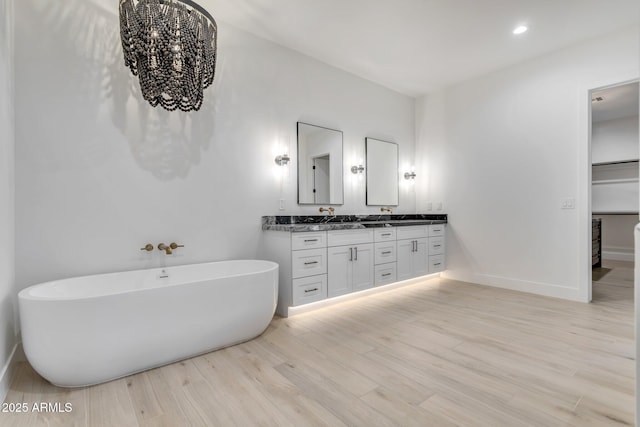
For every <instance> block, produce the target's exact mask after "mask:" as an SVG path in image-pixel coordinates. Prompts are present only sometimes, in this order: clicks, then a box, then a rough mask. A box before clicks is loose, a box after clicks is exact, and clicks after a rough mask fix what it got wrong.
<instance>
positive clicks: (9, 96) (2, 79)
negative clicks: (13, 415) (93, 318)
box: [0, 0, 18, 402]
mask: <svg viewBox="0 0 640 427" xmlns="http://www.w3.org/2000/svg"><path fill="white" fill-rule="evenodd" d="M13 100H14V85H13V0H0V402H1V401H3V400H4V396H5V395H6V392H7V390H8V381H9V379H10V378H9V377H10V370H9V362H10V358H11V354H12V352H13V350H14V347H15V344H16V341H17V339H16V334H17V329H18V328H17V318H16V309H15V308H16V290H15V282H14V163H13V161H14V120H13V117H14V111H13Z"/></svg>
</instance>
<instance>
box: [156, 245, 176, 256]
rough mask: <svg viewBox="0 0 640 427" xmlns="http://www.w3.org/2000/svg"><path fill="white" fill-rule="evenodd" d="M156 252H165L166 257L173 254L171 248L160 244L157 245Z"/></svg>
mask: <svg viewBox="0 0 640 427" xmlns="http://www.w3.org/2000/svg"><path fill="white" fill-rule="evenodd" d="M158 250H160V251H165V253H166V254H167V255H171V254H172V253H173V251H171V246H167V245H165V244H164V243H160V244H159V245H158Z"/></svg>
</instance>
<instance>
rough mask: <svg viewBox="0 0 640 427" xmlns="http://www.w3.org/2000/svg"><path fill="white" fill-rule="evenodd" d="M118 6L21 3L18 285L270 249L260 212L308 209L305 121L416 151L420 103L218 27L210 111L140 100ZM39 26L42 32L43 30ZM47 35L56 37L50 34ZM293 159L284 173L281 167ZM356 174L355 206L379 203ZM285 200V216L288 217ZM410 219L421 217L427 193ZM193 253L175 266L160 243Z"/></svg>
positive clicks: (352, 154) (352, 209)
mask: <svg viewBox="0 0 640 427" xmlns="http://www.w3.org/2000/svg"><path fill="white" fill-rule="evenodd" d="M116 14H117V2H113V1H107V0H103V1H97V0H95V1H85V0H68V1H65V2H51V1H43V0H41V1H38V0H21V1H19V2H17V4H16V145H17V149H16V218H17V219H16V233H17V234H16V241H17V244H16V257H17V262H16V275H17V277H16V280H17V281H18V284H19V285H20V286H21V287H24V286H26V285H29V284H34V283H38V282H42V281H46V280H51V279H56V278H63V277H69V276H77V275H84V274H92V273H99V272H109V271H117V270H129V269H138V268H144V267H149V266H157V265H161V264H162V263H165V262H166V263H167V264H168V265H171V264H183V263H195V262H200V261H211V260H223V259H234V258H253V257H255V256H256V253H257V249H258V244H259V239H260V238H261V225H260V217H261V216H262V215H268V214H278V213H289V214H291V213H317V209H318V207H317V206H315V207H313V206H311V207H299V206H297V205H296V183H295V161H296V160H297V159H296V157H295V135H296V122H297V121H304V122H306V123H312V124H317V125H320V126H326V127H330V128H333V129H340V130H342V131H343V132H344V144H345V150H344V153H345V164H344V167H345V171H347V170H348V168H350V167H351V164H352V162H353V163H355V161H356V160H357V159H358V158H360V159H362V158H364V138H365V137H366V136H372V137H376V138H381V139H385V140H391V141H394V142H398V143H399V144H400V155H401V157H402V158H404V159H405V160H406V161H408V160H409V159H410V158H411V157H412V156H413V154H414V140H415V138H414V132H415V116H414V100H413V99H412V98H409V97H406V96H404V95H400V94H398V93H395V92H393V91H390V90H388V89H385V88H382V87H381V86H378V85H375V84H373V83H371V82H368V81H365V80H363V79H360V78H358V77H356V76H353V75H351V74H347V73H345V72H343V71H341V70H338V69H336V68H332V67H330V66H327V65H325V64H322V63H320V62H318V61H316V60H313V59H311V58H309V57H306V56H304V55H301V54H299V53H296V52H294V51H291V50H289V49H286V48H283V47H280V46H277V45H275V44H273V43H270V42H267V41H264V40H261V39H259V38H256V37H254V36H252V35H249V34H247V33H245V32H243V31H240V30H238V29H236V28H233V27H231V26H229V25H226V24H225V23H224V22H221V23H219V29H220V34H219V63H218V66H217V70H216V78H215V82H214V84H213V86H212V88H210V89H208V90H207V92H206V94H205V105H204V106H203V108H202V110H201V111H199V112H197V113H190V114H182V113H179V112H173V113H168V112H165V111H164V110H162V109H153V108H151V107H150V106H148V105H147V104H146V103H145V102H143V101H140V99H141V97H140V95H139V94H138V86H137V83H135V84H134V80H133V77H132V76H131V75H130V73H129V71H128V70H127V69H125V67H124V65H123V59H122V57H121V47H120V45H119V43H120V40H119V32H118V26H119V24H118V18H117V15H116ZM35 29H37V31H36V30H35ZM42 34H46V37H43V36H42ZM283 147H287V148H288V149H287V150H286V151H288V152H289V154H291V155H292V162H291V163H290V166H289V167H288V168H287V169H288V173H285V174H284V175H285V176H284V178H283V177H282V176H281V171H282V169H281V168H279V167H278V166H276V164H275V163H274V158H275V156H276V155H277V154H282V152H283ZM351 176H353V175H352V174H351V173H350V172H349V173H348V174H347V173H346V172H345V177H346V179H345V204H344V206H342V207H338V208H337V211H336V213H337V214H342V213H345V214H346V213H366V212H376V211H379V208H375V207H371V208H367V207H366V206H365V191H364V182H363V181H362V180H358V179H356V178H357V177H354V178H353V179H351V178H350V177H351ZM280 198H283V199H285V205H286V210H285V211H283V212H279V211H278V200H279V199H280ZM397 211H400V212H415V195H414V192H413V188H406V189H405V191H404V192H403V193H402V195H401V206H400V208H399V209H397ZM172 241H176V242H179V243H183V244H184V245H185V248H184V249H179V250H177V251H176V252H175V254H174V255H172V256H171V257H167V256H165V255H163V254H161V253H159V252H158V251H154V253H153V254H151V255H148V254H146V253H143V252H142V251H140V250H139V249H140V248H141V247H142V246H144V245H145V244H146V243H152V244H154V245H155V244H157V243H159V242H164V243H170V242H172Z"/></svg>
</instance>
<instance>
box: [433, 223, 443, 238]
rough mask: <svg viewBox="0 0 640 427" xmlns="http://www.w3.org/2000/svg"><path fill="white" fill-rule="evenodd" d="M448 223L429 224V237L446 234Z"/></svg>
mask: <svg viewBox="0 0 640 427" xmlns="http://www.w3.org/2000/svg"><path fill="white" fill-rule="evenodd" d="M445 226H446V224H432V225H430V226H429V237H433V236H444V227H445Z"/></svg>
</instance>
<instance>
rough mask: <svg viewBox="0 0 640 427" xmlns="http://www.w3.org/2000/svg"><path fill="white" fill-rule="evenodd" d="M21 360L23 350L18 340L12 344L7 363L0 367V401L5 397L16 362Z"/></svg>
mask: <svg viewBox="0 0 640 427" xmlns="http://www.w3.org/2000/svg"><path fill="white" fill-rule="evenodd" d="M22 360H24V352H23V350H22V343H20V342H18V343H16V345H14V346H13V350H11V354H10V355H9V360H7V363H5V364H4V366H3V367H2V371H0V402H4V399H5V398H6V397H7V393H8V392H9V386H10V385H11V380H12V379H13V374H14V373H15V367H16V364H17V363H18V362H20V361H22Z"/></svg>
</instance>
